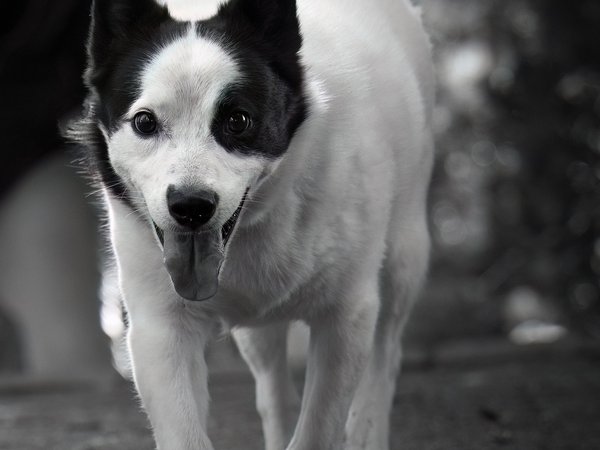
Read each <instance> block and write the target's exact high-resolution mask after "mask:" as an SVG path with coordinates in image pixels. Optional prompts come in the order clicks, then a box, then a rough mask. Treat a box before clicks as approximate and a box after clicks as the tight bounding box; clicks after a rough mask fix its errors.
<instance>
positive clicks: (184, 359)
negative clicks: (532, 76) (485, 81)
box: [72, 0, 434, 450]
mask: <svg viewBox="0 0 600 450" xmlns="http://www.w3.org/2000/svg"><path fill="white" fill-rule="evenodd" d="M196 2H197V3H198V4H197V5H195V6H196V7H197V8H194V4H193V3H192V2H191V1H190V2H189V4H188V6H189V7H190V9H197V10H198V11H200V10H201V11H200V12H199V13H198V14H197V15H196V16H195V17H193V19H194V20H193V21H186V20H183V19H185V17H182V15H183V14H182V13H181V12H180V13H177V12H176V11H175V8H174V6H175V5H172V7H171V12H169V10H168V9H167V7H166V6H162V5H159V4H157V3H155V2H154V1H153V0H95V1H94V4H93V11H92V29H91V34H90V42H89V69H88V71H87V73H86V81H87V83H88V87H89V97H88V102H87V105H88V110H87V115H86V117H84V118H83V119H82V120H81V121H80V122H79V123H78V124H77V125H76V126H75V128H74V130H73V132H72V136H73V138H74V139H76V140H80V141H83V142H84V143H85V144H86V145H87V148H88V151H89V153H90V155H89V156H90V159H91V161H92V169H93V170H94V171H95V173H96V174H97V175H98V177H99V178H100V180H101V182H102V183H103V192H104V197H105V200H106V204H107V209H108V215H109V222H110V236H111V241H112V246H113V249H114V253H115V255H116V262H117V267H118V274H119V283H120V289H121V292H122V295H123V297H124V300H125V304H126V308H127V312H128V314H129V320H130V328H129V334H128V345H129V351H130V355H131V361H132V366H133V374H134V379H135V383H136V386H137V389H138V390H139V394H140V397H141V399H142V402H143V405H144V407H145V409H146V411H147V413H148V415H149V418H150V421H151V423H152V426H153V429H154V435H155V439H156V442H157V445H158V447H159V448H160V449H162V450H191V449H202V450H207V449H212V448H213V447H212V444H211V442H210V440H209V438H208V436H207V434H206V421H207V412H208V399H209V396H208V392H207V369H206V364H205V359H204V349H205V347H206V345H207V343H208V342H209V341H210V339H211V336H212V335H213V334H214V333H215V331H216V330H218V329H219V328H220V327H221V326H223V325H225V326H226V327H227V328H229V329H231V330H232V333H233V335H234V337H235V339H236V341H237V343H238V346H239V348H240V351H241V353H242V355H243V357H244V358H245V359H246V361H247V362H248V365H249V366H250V369H251V371H252V373H253V374H254V376H255V378H256V391H257V404H258V410H259V412H260V414H261V417H262V420H263V429H264V433H265V440H266V447H267V449H268V450H283V449H288V450H334V449H335V450H337V449H342V448H344V449H352V450H356V449H362V450H366V449H368V450H383V449H387V448H388V428H389V418H388V416H389V411H390V408H391V403H392V398H393V394H394V383H395V379H396V374H397V371H398V367H399V364H400V356H401V350H400V342H399V341H400V335H401V333H402V329H403V327H404V324H405V322H406V319H407V316H408V313H409V310H410V309H411V306H412V304H413V302H414V300H415V297H416V296H417V294H418V291H419V289H420V287H421V285H422V282H423V279H424V276H425V273H426V270H427V261H428V253H429V236H428V231H427V220H426V207H425V204H426V193H427V188H428V183H429V178H430V170H431V163H432V155H433V145H432V138H431V133H430V126H431V111H432V103H433V91H434V82H433V75H432V68H431V61H430V45H429V41H428V38H427V36H426V34H425V32H424V31H423V28H422V25H421V20H420V15H419V12H418V11H417V10H416V9H415V8H414V7H413V6H412V5H411V4H410V2H409V0H351V1H348V0H298V1H297V2H296V1H294V0H230V1H228V2H225V3H223V2H221V3H222V4H221V5H218V4H217V2H216V1H214V0H213V1H212V2H211V1H209V0H196ZM213 3H214V5H213ZM211 8H212V10H211ZM174 17H178V19H175V18H174ZM295 320H299V321H304V322H306V323H307V324H308V326H309V327H310V331H311V341H310V348H309V355H308V363H307V374H306V385H305V388H304V394H303V398H302V402H301V412H300V415H299V418H297V417H296V416H295V415H294V414H293V412H294V409H295V405H296V404H297V402H299V400H298V399H297V398H296V393H295V391H294V387H293V384H292V381H291V379H290V375H289V372H288V368H287V365H286V333H287V327H288V324H289V322H290V321H295ZM292 416H293V417H292ZM296 418H297V419H298V420H297V422H296V420H295V419H296ZM294 423H295V425H294ZM294 426H295V428H294Z"/></svg>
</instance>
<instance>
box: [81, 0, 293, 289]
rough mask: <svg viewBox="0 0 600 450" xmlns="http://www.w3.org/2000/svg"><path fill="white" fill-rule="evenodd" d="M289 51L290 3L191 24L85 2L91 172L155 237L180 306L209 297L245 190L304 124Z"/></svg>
mask: <svg viewBox="0 0 600 450" xmlns="http://www.w3.org/2000/svg"><path fill="white" fill-rule="evenodd" d="M300 46H301V38H300V32H299V27H298V21H297V17H296V5H295V1H278V0H267V1H265V0H262V1H261V0H232V1H231V2H230V3H228V4H226V5H223V6H221V8H220V9H219V12H218V13H217V15H216V16H214V17H213V18H211V19H209V20H205V21H201V22H194V23H190V22H177V21H175V20H174V19H172V18H171V17H170V16H169V14H168V11H167V10H166V9H165V8H163V7H161V6H159V5H157V4H156V3H154V1H153V0H95V1H94V6H93V11H92V31H91V36H90V44H89V55H90V65H89V69H88V72H87V81H88V84H89V86H90V91H91V94H90V98H89V103H90V106H91V108H90V117H89V118H88V121H87V126H88V127H90V126H91V127H94V131H95V133H96V134H97V136H96V137H95V138H94V139H93V140H94V141H95V145H94V148H95V154H94V157H95V162H96V164H95V167H96V169H97V170H98V171H99V174H100V176H101V179H102V181H103V182H104V184H105V187H106V188H107V190H108V192H109V193H110V195H112V196H114V197H115V198H118V199H121V200H123V201H124V202H126V203H127V204H129V206H130V207H131V208H132V209H133V210H135V211H137V212H138V213H140V214H141V215H142V216H144V217H146V218H147V219H148V221H147V222H148V226H151V227H153V228H154V229H155V231H156V235H157V238H158V239H159V241H160V243H161V245H162V246H163V250H164V256H165V262H166V266H167V269H168V271H169V273H170V275H171V278H172V280H173V283H174V286H175V289H176V290H177V292H178V293H179V294H180V295H182V296H183V297H185V298H188V299H191V300H201V299H205V298H209V297H211V296H213V295H214V294H215V292H216V289H217V281H218V273H219V268H220V265H221V262H222V260H223V254H224V247H225V245H226V244H227V240H228V239H229V237H230V235H231V233H232V231H233V228H234V227H235V225H236V221H237V217H238V215H239V213H240V211H241V208H242V207H243V206H244V201H245V199H246V196H247V195H248V192H249V191H250V192H251V190H252V188H253V186H255V185H256V183H257V181H258V180H259V179H261V178H263V177H266V176H268V174H269V173H270V171H271V170H272V168H273V167H274V165H275V164H276V162H277V161H278V159H279V158H281V157H282V155H283V154H284V153H285V152H286V150H287V148H288V145H289V142H290V140H291V138H292V136H293V134H294V132H295V131H296V129H297V128H298V126H299V125H300V124H301V122H302V121H303V120H304V116H305V102H304V97H303V87H302V85H303V81H302V69H301V66H300V63H299V61H298V51H299V49H300ZM88 133H89V131H88ZM98 133H101V136H100V135H98Z"/></svg>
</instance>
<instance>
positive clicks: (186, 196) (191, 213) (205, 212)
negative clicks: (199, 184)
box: [167, 185, 219, 230]
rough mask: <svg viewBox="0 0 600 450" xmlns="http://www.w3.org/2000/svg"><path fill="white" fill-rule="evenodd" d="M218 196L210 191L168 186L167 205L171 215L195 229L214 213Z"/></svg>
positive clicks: (183, 224) (182, 223)
mask: <svg viewBox="0 0 600 450" xmlns="http://www.w3.org/2000/svg"><path fill="white" fill-rule="evenodd" d="M218 202H219V198H218V196H217V194H216V193H215V192H212V191H204V190H201V191H192V190H190V189H177V188H175V186H172V185H171V186H169V188H168V189H167V205H168V206H169V212H170V213H171V216H173V218H174V219H175V220H176V221H177V223H179V225H182V226H184V227H187V228H191V229H193V230H194V229H196V228H198V227H201V226H202V225H204V224H206V223H207V222H208V221H209V220H210V218H211V217H212V216H213V215H214V214H215V210H216V209H217V203H218Z"/></svg>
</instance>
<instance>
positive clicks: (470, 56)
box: [0, 0, 600, 378]
mask: <svg viewBox="0 0 600 450" xmlns="http://www.w3.org/2000/svg"><path fill="white" fill-rule="evenodd" d="M421 3H422V6H423V8H424V13H425V20H426V23H427V26H428V28H429V30H430V32H431V35H432V41H433V43H434V47H435V58H436V66H437V72H438V81H439V94H438V106H437V109H436V114H435V117H436V120H435V126H436V135H437V163H436V168H435V172H434V177H433V185H432V189H431V194H430V210H431V232H432V235H433V238H434V243H435V245H434V253H433V265H432V269H431V276H430V280H429V283H428V287H427V289H426V291H425V293H424V296H423V300H422V301H421V302H420V303H419V305H418V306H417V308H416V310H415V313H414V316H413V319H412V321H411V323H410V327H409V330H408V332H407V345H408V349H409V354H410V353H411V351H414V352H418V350H419V349H422V348H426V347H428V346H434V345H436V343H439V342H447V341H450V340H455V341H459V342H464V343H467V345H469V343H472V345H476V343H477V342H481V341H482V340H490V339H491V340H502V341H506V342H510V343H512V344H514V345H530V344H536V343H548V342H555V341H558V340H564V339H598V338H600V298H599V295H600V284H599V275H600V236H599V231H600V203H599V200H600V160H599V155H600V45H598V43H600V2H598V1H597V0H573V1H570V2H565V1H564V0H452V1H448V0H423V1H422V2H421ZM0 8H1V9H2V14H0V24H1V25H0V100H1V105H2V106H1V110H0V111H1V113H0V114H1V116H2V120H0V131H1V132H0V135H1V136H2V137H3V144H2V155H3V161H2V164H1V165H0V373H2V374H10V373H13V374H14V373H26V374H29V375H32V376H40V377H56V378H79V377H83V378H87V377H111V376H113V375H112V374H114V372H113V370H112V368H111V357H110V352H109V340H108V338H107V334H106V333H109V334H112V335H113V336H118V335H119V333H120V332H121V331H122V330H121V328H119V324H118V323H116V322H115V321H114V320H113V321H111V320H106V317H109V319H110V317H118V315H119V312H118V310H114V309H113V310H110V309H108V310H106V309H105V310H104V313H105V316H104V317H105V320H104V329H103V328H102V326H101V322H100V307H101V304H100V300H99V292H100V284H99V283H100V271H99V268H100V267H101V257H100V256H99V255H100V254H101V252H100V251H99V249H101V248H102V246H103V245H104V244H103V242H102V239H101V237H100V235H99V233H98V223H99V221H98V211H97V209H96V207H95V205H94V203H95V202H96V199H95V197H94V195H93V194H92V191H93V188H91V187H90V186H88V184H87V183H86V182H85V180H83V179H82V177H80V176H79V175H78V173H77V168H76V166H77V164H75V163H74V161H75V160H76V150H77V149H73V148H69V147H67V146H66V145H65V143H64V141H63V140H62V139H61V138H60V135H59V132H58V129H59V124H60V123H64V122H65V121H67V120H68V119H69V117H72V116H73V115H74V114H77V112H78V110H79V106H80V105H81V102H82V100H83V95H84V90H83V87H82V82H81V73H82V71H83V68H84V62H85V54H84V42H85V37H86V33H87V27H88V20H89V18H88V9H89V2H88V1H81V0H61V1H60V2H51V1H49V0H22V1H20V2H2V6H0ZM111 311H112V312H111ZM111 314H112V316H111ZM107 315H108V316H107ZM298 339H300V340H302V338H298Z"/></svg>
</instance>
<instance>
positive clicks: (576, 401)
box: [0, 341, 600, 450]
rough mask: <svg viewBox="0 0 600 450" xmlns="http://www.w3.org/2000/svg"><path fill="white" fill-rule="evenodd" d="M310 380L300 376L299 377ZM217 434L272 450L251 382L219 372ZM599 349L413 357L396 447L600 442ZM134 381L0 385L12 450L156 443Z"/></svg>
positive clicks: (400, 399)
mask: <svg viewBox="0 0 600 450" xmlns="http://www.w3.org/2000/svg"><path fill="white" fill-rule="evenodd" d="M299 381H300V377H299ZM211 385H212V386H211V393H212V397H213V402H212V417H211V420H210V426H209V432H210V435H211V437H212V438H213V441H214V444H215V447H216V448H217V449H227V450H237V449H240V450H241V449H243V450H259V449H262V437H261V432H260V422H259V419H258V416H257V414H256V412H255V411H254V407H253V404H254V393H253V385H252V379H251V378H250V376H249V375H248V374H247V373H246V372H245V371H243V370H241V369H240V370H233V371H232V370H230V371H228V372H221V373H219V372H217V373H213V375H212V379H211ZM599 421H600V346H599V345H598V343H582V342H580V341H577V342H573V341H567V342H562V343H559V344H553V345H544V346H534V347H516V346H512V345H510V344H508V343H505V342H503V341H487V342H479V343H473V342H468V343H466V344H464V345H462V344H460V343H459V344H457V343H453V344H452V345H447V346H445V347H440V346H438V347H437V348H435V349H432V350H430V351H428V352H423V351H419V352H414V354H409V355H408V356H407V362H406V368H405V371H404V373H403V374H402V375H401V376H400V378H399V379H398V392H397V394H396V398H395V400H394V410H393V414H392V429H393V431H392V446H391V448H392V450H423V449H427V450H437V449H439V450H471V449H472V450H482V449H484V450H485V449H496V448H498V449H511V450H513V449H514V450H538V449H539V450H558V449H565V450H567V449H568V450H576V449H590V450H592V449H599V448H600V427H599V426H598V423H599ZM152 445H153V444H152V439H151V434H150V430H149V427H148V423H147V421H146V418H145V417H144V415H143V413H142V412H141V411H140V408H139V405H138V401H137V400H136V397H135V394H134V391H133V388H132V386H131V385H129V384H128V383H126V382H123V381H115V382H114V383H112V384H111V385H110V386H103V387H100V386H90V385H59V384H56V383H51V382H43V381H39V380H38V381H33V380H23V379H15V378H11V379H3V380H1V381H0V449H2V450H42V449H43V450H54V449H56V450H58V449H61V450H63V449H69V450H91V449H94V450H109V449H119V450H140V449H151V448H153V447H152Z"/></svg>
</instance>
